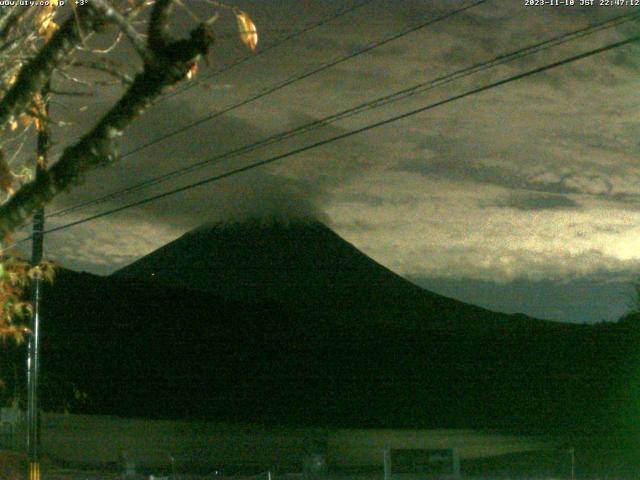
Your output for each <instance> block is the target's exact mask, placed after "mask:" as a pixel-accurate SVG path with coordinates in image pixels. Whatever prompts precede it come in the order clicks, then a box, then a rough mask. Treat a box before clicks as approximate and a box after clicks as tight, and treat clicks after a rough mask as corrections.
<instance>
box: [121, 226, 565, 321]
mask: <svg viewBox="0 0 640 480" xmlns="http://www.w3.org/2000/svg"><path fill="white" fill-rule="evenodd" d="M113 276H114V277H129V278H138V279H143V280H147V281H153V282H157V283H159V284H162V285H165V286H169V287H178V288H186V289H190V290H198V291H205V292H210V293H216V294H219V295H223V296H225V297H229V298H239V299H248V300H252V301H255V300H259V299H268V300H273V301H277V302H279V303H282V304H284V305H287V306H288V307H290V308H292V309H294V310H296V311H298V312H300V313H302V314H304V315H305V316H311V317H313V318H316V319H319V320H322V319H328V318H331V319H333V320H336V319H341V320H342V321H344V322H348V323H354V322H365V323H377V324H383V325H392V326H395V327H407V328H432V329H433V328H446V329H451V328H455V329H474V328H489V327H498V328H507V329H514V328H515V329H521V328H535V327H541V326H544V325H551V324H552V323H553V322H546V321H542V320H537V319H533V318H530V317H527V316H525V315H507V314H501V313H496V312H491V311H489V310H485V309H483V308H480V307H476V306H473V305H469V304H466V303H463V302H460V301H457V300H453V299H450V298H446V297H443V296H441V295H438V294H435V293H433V292H430V291H428V290H425V289H423V288H420V287H418V286H417V285H415V284H413V283H411V282H409V281H408V280H405V279H404V278H402V277H400V276H399V275H397V274H395V273H393V272H392V271H390V270H389V269H387V268H386V267H384V266H382V265H380V264H379V263H377V262H376V261H375V260H373V259H371V258H370V257H368V256H366V255H365V254H364V253H362V252H361V251H359V250H358V249H357V248H355V247H354V246H353V245H351V244H350V243H348V242H347V241H345V240H344V239H342V238H341V237H340V236H339V235H337V234H336V233H335V232H333V231H332V230H331V229H329V228H328V227H326V226H325V225H324V224H322V223H320V222H317V221H309V220H292V221H284V220H268V221H264V220H262V221H260V220H252V221H246V222H243V223H218V224H213V225H207V226H203V227H200V228H197V229H195V230H193V231H191V232H189V233H187V234H185V235H183V236H182V237H180V238H178V239H177V240H175V241H173V242H171V243H169V244H167V245H165V246H163V247H161V248H159V249H158V250H156V251H154V252H152V253H150V254H149V255H146V256H145V257H143V258H141V259H139V260H137V261H135V262H133V263H132V264H130V265H128V266H126V267H125V268H123V269H121V270H119V271H118V272H116V273H115V274H114V275H113Z"/></svg>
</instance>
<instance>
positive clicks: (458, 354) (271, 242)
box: [4, 221, 640, 432]
mask: <svg viewBox="0 0 640 480" xmlns="http://www.w3.org/2000/svg"><path fill="white" fill-rule="evenodd" d="M42 329H43V338H42V345H43V348H42V371H43V378H44V380H43V403H46V405H45V408H47V409H58V410H59V409H60V408H61V405H62V404H64V403H65V402H66V401H67V399H68V396H69V392H70V391H71V393H73V389H74V388H77V389H78V390H80V391H83V392H87V394H88V397H87V398H88V400H87V403H86V404H83V405H76V407H75V408H76V411H84V412H86V413H99V414H114V415H122V416H131V417H152V418H194V419H205V418H206V419H211V420H220V419H229V420H241V421H251V422H275V423H278V424H292V425H293V424H295V425H329V426H330V425H344V426H354V427H412V428H414V427H424V428H441V427H447V428H452V427H458V428H501V429H507V430H514V431H524V430H526V431H532V432H535V431H548V430H550V429H553V430H557V431H564V430H567V431H569V430H571V431H583V430H585V429H592V430H595V429H601V428H604V427H609V426H611V425H614V424H616V422H618V420H617V419H618V418H620V416H621V415H620V412H622V411H623V409H622V408H620V407H619V405H633V403H632V402H627V401H626V400H625V399H626V398H628V397H630V396H632V393H633V392H634V391H635V390H633V389H634V388H636V384H633V388H629V387H627V383H628V382H627V378H629V377H630V376H631V375H632V373H633V372H632V369H633V365H632V364H631V363H630V362H629V361H628V358H629V356H630V355H631V354H632V353H633V352H635V351H636V347H635V345H637V335H632V334H628V333H627V332H626V331H624V330H620V329H618V328H614V326H605V325H603V326H586V325H569V324H562V323H558V322H546V321H542V320H536V319H532V318H529V317H525V316H523V315H506V314H501V313H495V312H491V311H488V310H485V309H482V308H479V307H475V306H472V305H468V304H465V303H462V302H458V301H456V300H452V299H448V298H445V297H442V296H439V295H436V294H434V293H432V292H429V291H427V290H423V289H421V288H419V287H417V286H416V285H413V284H412V283H410V282H408V281H406V280H404V279H403V278H401V277H400V276H398V275H396V274H394V273H393V272H391V271H389V270H388V269H386V268H385V267H383V266H381V265H379V264H378V263H376V262H375V261H374V260H372V259H371V258H369V257H367V256H366V255H364V254H362V253H361V252H359V251H358V250H357V249H356V248H355V247H354V246H352V245H350V244H349V243H347V242H346V241H344V240H343V239H341V238H340V237H339V236H338V235H336V234H335V233H334V232H332V231H331V230H330V229H329V228H327V227H326V226H324V225H322V224H320V223H318V222H302V221H291V222H282V221H277V222H276V221H273V222H259V221H254V222H245V223H240V224H216V225H209V226H206V227H202V228H199V229H196V230H194V231H192V232H190V233H188V234H186V235H184V236H183V237H181V238H179V239H177V240H176V241H174V242H172V243H170V244H168V245H166V246H164V247H162V248H160V249H158V250H157V251H155V252H153V253H151V254H150V255H147V256H146V257H143V258H142V259H140V260H138V261H137V262H134V263H133V264H132V265H130V266H128V267H126V268H124V269H123V270H121V271H119V272H117V273H116V274H114V275H111V276H109V277H99V276H96V275H91V274H87V273H78V272H73V271H69V270H65V269H59V270H58V274H57V277H56V281H55V282H54V284H53V285H47V286H46V288H45V292H44V301H43V323H42ZM18 356H20V355H18ZM23 363H24V362H20V364H23ZM4 364H6V365H10V363H9V362H4ZM637 383H638V385H640V381H639V382H637ZM638 388H639V389H640V387H638ZM614 400H615V402H614ZM71 401H72V402H73V401H74V400H73V395H72V400H71ZM612 402H613V403H612ZM612 405H615V407H612ZM625 408H626V407H625ZM629 408H631V407H629ZM624 411H625V412H626V414H625V415H624V416H625V417H628V418H636V417H637V416H633V415H631V414H630V412H631V410H629V409H628V408H627V410H624ZM633 412H635V410H633Z"/></svg>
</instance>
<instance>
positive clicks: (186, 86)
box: [162, 0, 374, 100]
mask: <svg viewBox="0 0 640 480" xmlns="http://www.w3.org/2000/svg"><path fill="white" fill-rule="evenodd" d="M373 1H374V0H365V1H363V2H360V3H357V4H355V5H352V6H351V7H348V8H345V9H343V10H339V11H337V12H336V13H334V14H332V15H329V16H328V17H325V18H323V19H322V20H320V21H319V22H317V23H314V24H311V25H309V26H307V27H304V28H301V29H300V30H296V31H295V32H293V33H291V34H289V35H286V36H285V37H283V38H281V39H280V40H279V41H277V42H275V43H272V44H271V45H268V46H266V47H264V48H261V49H260V50H258V51H257V52H255V53H253V54H251V55H246V56H244V57H240V58H238V59H237V60H235V61H233V62H231V63H230V64H228V65H225V66H224V67H222V68H219V69H218V70H215V71H214V72H211V73H210V74H208V75H204V76H202V77H201V78H196V79H195V81H194V82H189V83H186V84H184V86H183V88H179V89H176V90H174V91H172V92H167V93H166V94H164V95H163V97H162V99H163V100H166V99H169V98H172V97H175V96H176V95H179V94H181V93H182V92H185V91H187V90H189V89H191V88H193V87H194V86H196V85H197V84H198V83H202V82H203V81H204V80H209V79H211V78H213V77H215V76H217V75H220V74H222V73H225V72H228V71H229V70H232V69H234V68H235V67H237V66H239V65H242V64H243V63H245V62H248V61H249V60H253V59H254V58H256V57H257V56H259V55H264V54H265V53H267V52H268V51H269V50H272V49H274V48H277V47H279V46H280V45H282V44H284V43H286V42H288V41H289V40H293V39H294V38H297V37H299V36H301V35H304V34H306V33H309V32H311V31H312V30H315V29H316V28H320V27H322V26H324V25H326V24H328V23H330V22H332V21H334V20H336V19H338V18H340V17H343V16H344V15H348V14H349V13H351V12H354V11H356V10H358V9H359V8H362V7H364V6H366V5H368V4H370V3H372V2H373Z"/></svg>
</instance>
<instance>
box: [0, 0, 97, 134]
mask: <svg viewBox="0 0 640 480" xmlns="http://www.w3.org/2000/svg"><path fill="white" fill-rule="evenodd" d="M79 18H80V23H81V24H80V25H79V24H78V22H77V21H76V19H75V18H69V19H68V20H67V21H66V22H65V23H64V24H63V25H62V27H61V28H60V29H59V30H58V31H56V32H55V33H54V34H53V37H52V38H51V40H49V42H47V44H46V45H45V46H44V47H43V48H42V50H40V52H39V53H38V55H36V57H35V58H34V59H33V60H31V61H30V62H29V63H28V64H27V65H25V66H24V67H22V68H21V70H20V73H19V74H18V78H17V79H16V81H15V83H14V84H13V86H12V87H11V88H10V89H9V91H8V92H7V94H6V95H5V96H4V97H3V98H2V100H0V128H4V127H5V126H6V125H7V123H8V122H10V121H11V120H12V119H13V118H15V117H16V116H18V115H20V114H21V113H23V112H25V111H26V110H27V109H28V108H29V106H30V105H31V102H32V99H33V98H34V95H35V94H36V93H38V92H39V91H40V90H42V88H43V87H44V86H45V84H46V83H47V81H48V80H49V78H50V77H51V74H52V73H53V70H54V69H55V68H56V67H58V66H59V65H60V64H61V63H62V62H63V61H64V59H65V58H66V57H67V56H68V55H69V54H70V53H71V52H72V51H73V49H74V48H75V47H76V46H77V45H78V44H79V43H80V42H81V36H80V31H79V28H78V27H80V28H82V29H85V28H87V29H91V30H96V29H97V28H98V27H99V26H100V25H102V24H103V23H104V20H102V19H100V18H99V16H98V15H96V14H95V11H94V10H93V9H92V8H83V9H82V10H81V12H80V13H79Z"/></svg>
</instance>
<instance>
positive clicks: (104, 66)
mask: <svg viewBox="0 0 640 480" xmlns="http://www.w3.org/2000/svg"><path fill="white" fill-rule="evenodd" d="M102 60H103V61H75V62H72V63H71V64H70V66H71V67H77V68H86V69H89V70H96V71H98V72H102V73H105V74H107V75H110V76H112V77H114V78H115V79H117V80H119V81H120V83H122V84H123V85H131V84H132V83H133V78H132V77H131V76H129V75H127V74H126V73H124V71H122V70H123V68H122V67H119V66H118V65H117V64H116V63H114V62H113V61H109V60H107V59H102Z"/></svg>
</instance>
